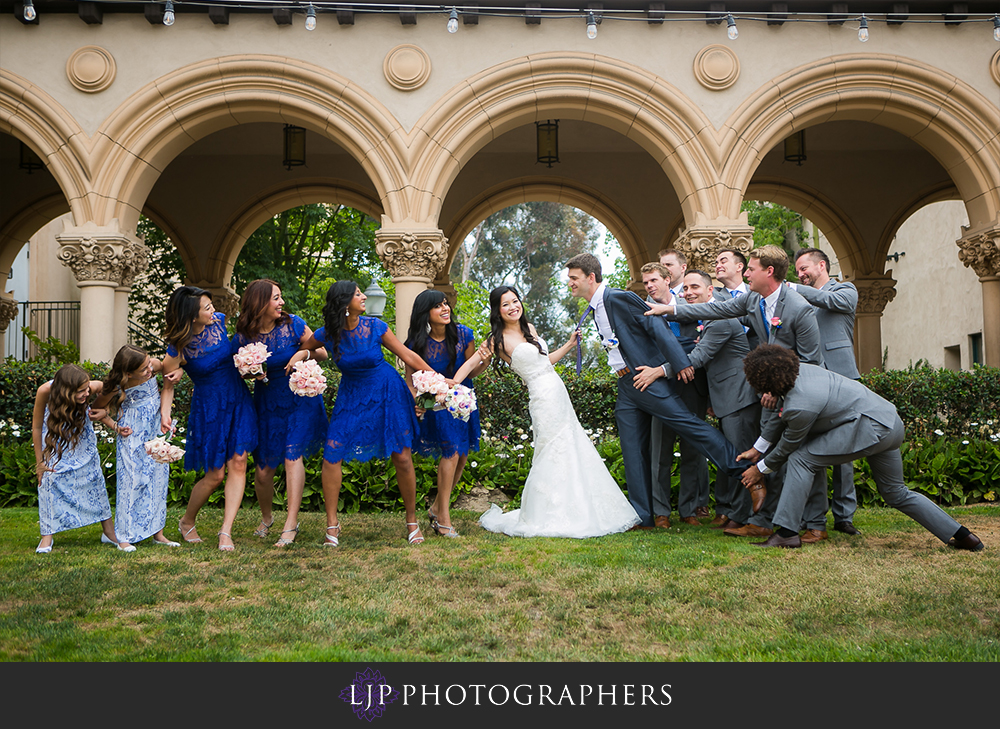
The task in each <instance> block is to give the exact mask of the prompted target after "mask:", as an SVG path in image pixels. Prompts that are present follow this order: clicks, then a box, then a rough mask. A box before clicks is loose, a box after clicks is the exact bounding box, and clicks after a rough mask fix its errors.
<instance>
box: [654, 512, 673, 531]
mask: <svg viewBox="0 0 1000 729" xmlns="http://www.w3.org/2000/svg"><path fill="white" fill-rule="evenodd" d="M653 524H655V525H656V526H658V527H660V529H669V528H670V517H667V516H664V515H663V514H661V515H660V516H657V517H654V519H653Z"/></svg>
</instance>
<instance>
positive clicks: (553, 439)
mask: <svg viewBox="0 0 1000 729" xmlns="http://www.w3.org/2000/svg"><path fill="white" fill-rule="evenodd" d="M543 347H544V343H543ZM510 366H511V369H513V370H514V372H516V373H517V374H518V375H520V377H521V379H522V380H524V384H526V385H527V386H528V411H529V412H530V413H531V424H532V428H533V430H534V433H535V455H534V458H533V459H532V462H531V471H530V473H528V480H527V481H526V482H525V484H524V491H523V492H522V493H521V508H520V509H516V510H514V511H510V512H507V513H504V512H503V511H501V509H500V508H499V507H498V506H497V505H496V504H492V505H491V506H490V509H489V511H487V512H486V513H485V514H483V515H482V516H481V517H480V518H479V523H480V524H481V525H482V527H483V528H484V529H488V530H489V531H491V532H502V533H504V534H509V535H511V536H514V537H572V538H575V539H583V538H585V537H599V536H602V535H604V534H614V533H616V532H624V531H626V530H628V529H630V528H631V527H633V526H635V525H636V524H638V523H639V522H640V519H639V517H638V516H637V515H636V513H635V509H633V508H632V505H631V504H630V503H629V501H628V499H627V498H626V497H625V496H624V494H622V492H621V489H619V488H618V484H617V483H616V482H615V480H614V479H613V478H612V477H611V474H610V473H608V469H607V467H606V466H605V465H604V461H603V460H602V459H601V457H600V455H598V453H597V449H595V448H594V445H593V443H591V442H590V438H588V437H587V434H586V433H585V432H584V430H583V427H582V426H581V425H580V421H579V420H577V418H576V411H574V410H573V404H572V403H571V402H570V399H569V393H567V392H566V386H565V385H564V384H563V381H562V379H560V377H559V375H558V374H556V371H555V370H554V369H553V367H552V364H551V363H550V362H549V358H548V356H547V355H544V354H541V353H540V352H539V351H538V349H537V348H536V347H535V345H533V344H531V343H530V342H522V343H521V344H518V345H517V346H516V347H514V351H513V352H512V353H511V361H510Z"/></svg>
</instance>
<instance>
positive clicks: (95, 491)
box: [38, 406, 111, 537]
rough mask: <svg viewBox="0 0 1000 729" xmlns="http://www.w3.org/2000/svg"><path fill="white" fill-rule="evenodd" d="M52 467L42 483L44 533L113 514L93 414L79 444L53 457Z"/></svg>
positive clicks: (44, 426) (45, 427)
mask: <svg viewBox="0 0 1000 729" xmlns="http://www.w3.org/2000/svg"><path fill="white" fill-rule="evenodd" d="M48 426H49V408H48V406H46V408H45V420H43V421H42V444H43V446H44V444H45V436H46V435H47V434H48V432H49V427H48ZM48 466H49V468H51V469H52V470H51V471H46V472H45V473H44V474H42V482H41V483H40V484H39V486H38V526H39V531H40V532H41V534H42V536H43V537H45V536H48V535H50V534H56V533H58V532H64V531H66V530H68V529H76V528H77V527H84V526H88V525H90V524H96V523H97V522H99V521H104V520H105V519H110V518H111V504H110V503H109V501H108V489H107V485H106V484H105V482H104V473H103V472H102V471H101V456H100V454H99V453H98V452H97V435H96V434H95V433H94V425H93V423H91V422H90V418H89V417H84V423H83V433H82V434H81V435H80V440H79V441H77V444H76V447H75V448H70V447H69V446H68V445H67V446H66V447H65V448H64V449H63V452H62V457H61V458H60V459H59V460H58V461H57V460H55V456H54V455H53V456H52V458H50V459H49V463H48Z"/></svg>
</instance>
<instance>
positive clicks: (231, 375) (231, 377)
mask: <svg viewBox="0 0 1000 729" xmlns="http://www.w3.org/2000/svg"><path fill="white" fill-rule="evenodd" d="M234 351H235V350H233V348H232V344H231V343H230V341H229V336H228V335H227V334H226V317H225V315H224V314H220V313H219V312H216V313H215V321H213V322H212V324H211V325H209V326H207V327H205V329H204V330H203V331H202V332H201V334H199V335H198V336H196V337H195V338H194V339H192V340H191V342H190V343H188V345H187V346H186V347H184V365H183V367H184V371H185V372H187V373H188V376H189V377H190V378H191V381H192V382H193V383H194V392H193V393H192V394H191V411H190V413H189V414H188V421H187V433H186V442H185V443H184V448H185V449H186V450H187V453H185V454H184V468H185V469H187V470H188V471H197V470H206V471H208V470H212V469H215V468H222V467H223V466H225V465H226V461H228V460H229V459H230V458H232V457H233V456H236V455H239V454H241V453H249V452H250V451H252V450H253V449H254V448H256V447H257V414H256V413H255V412H254V409H253V400H252V399H251V398H250V391H249V390H248V389H247V386H246V384H245V383H244V382H243V378H241V377H240V373H239V372H237V370H236V365H235V364H233V353H234ZM167 354H168V355H170V356H171V357H176V356H177V350H176V349H175V348H174V347H173V346H169V347H167Z"/></svg>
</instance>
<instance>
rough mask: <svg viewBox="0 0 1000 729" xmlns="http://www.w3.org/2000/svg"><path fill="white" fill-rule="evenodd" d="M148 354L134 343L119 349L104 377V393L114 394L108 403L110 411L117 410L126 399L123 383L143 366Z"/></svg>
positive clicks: (102, 392)
mask: <svg viewBox="0 0 1000 729" xmlns="http://www.w3.org/2000/svg"><path fill="white" fill-rule="evenodd" d="M148 356H149V354H148V353H147V352H146V350H144V349H140V348H139V347H136V346H135V345H134V344H126V345H124V346H123V347H122V348H121V349H119V350H118V354H116V355H115V359H114V361H113V362H112V363H111V369H110V370H109V371H108V376H107V377H105V378H104V389H103V390H102V391H101V394H102V395H111V394H112V393H113V394H114V397H113V398H112V399H111V401H110V402H109V403H108V411H109V412H110V413H112V414H114V413H115V412H117V410H118V408H119V407H120V406H121V404H122V402H123V401H124V400H125V390H124V388H123V387H122V384H123V383H124V382H125V380H127V379H128V376H129V375H130V374H132V373H133V372H135V371H136V370H137V369H139V368H140V367H142V364H143V362H145V361H146V358H147V357H148Z"/></svg>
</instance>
